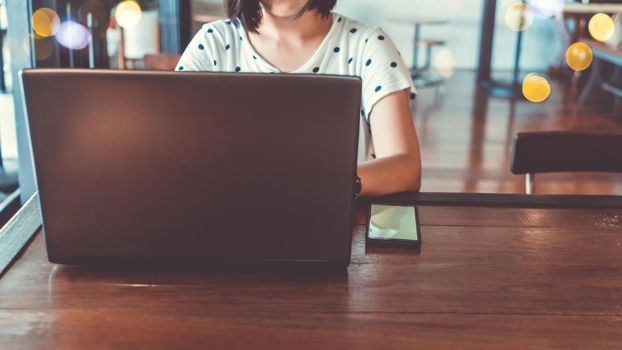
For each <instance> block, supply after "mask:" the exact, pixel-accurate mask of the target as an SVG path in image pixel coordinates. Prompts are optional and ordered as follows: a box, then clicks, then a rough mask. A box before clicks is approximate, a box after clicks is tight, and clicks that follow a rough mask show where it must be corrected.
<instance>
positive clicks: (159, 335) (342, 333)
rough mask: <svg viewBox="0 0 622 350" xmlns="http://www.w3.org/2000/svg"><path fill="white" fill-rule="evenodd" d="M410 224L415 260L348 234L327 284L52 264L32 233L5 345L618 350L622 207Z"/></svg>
mask: <svg viewBox="0 0 622 350" xmlns="http://www.w3.org/2000/svg"><path fill="white" fill-rule="evenodd" d="M419 215H420V220H421V223H422V225H423V226H422V236H423V246H422V248H421V251H420V252H415V251H410V250H398V249H379V248H376V249H367V250H366V248H365V244H364V226H362V225H359V226H357V227H356V228H355V232H354V243H353V252H352V254H353V259H352V264H351V265H350V267H349V268H348V269H347V271H343V272H342V273H334V274H313V273H304V274H302V273H300V274H291V273H290V274H283V273H276V272H269V271H264V272H259V273H257V272H248V271H229V272H214V271H209V270H203V269H191V270H185V269H177V268H175V269H173V268H170V269H169V268H160V267H158V268H155V267H153V268H149V267H141V268H102V267H100V268H86V267H75V266H73V267H72V266H60V265H53V264H50V263H48V262H47V259H46V256H45V249H44V244H43V240H42V237H41V235H40V234H39V235H38V236H37V237H36V238H35V239H34V241H33V242H32V243H31V245H30V246H29V247H28V249H27V250H26V252H25V254H24V255H23V256H22V257H21V258H20V259H19V260H18V261H17V262H16V263H15V264H14V266H13V267H12V268H11V269H10V270H9V271H8V272H7V273H6V274H5V276H4V277H3V278H2V279H0V344H2V346H0V348H2V349H4V348H7V349H13V348H15V349H29V348H33V349H48V348H49V349H52V348H58V349H84V348H89V349H91V348H115V349H135V348H150V349H170V348H186V349H191V348H221V349H275V348H281V349H319V348H321V349H342V348H357V349H379V348H382V349H414V348H421V349H616V348H622V254H621V253H622V210H619V209H616V210H593V209H520V210H519V209H498V208H495V209H491V208H465V207H454V208H452V207H420V212H419Z"/></svg>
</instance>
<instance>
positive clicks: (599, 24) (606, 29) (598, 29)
mask: <svg viewBox="0 0 622 350" xmlns="http://www.w3.org/2000/svg"><path fill="white" fill-rule="evenodd" d="M587 29H588V30H589V32H590V35H591V36H592V37H593V38H594V39H596V40H598V41H607V40H609V39H611V37H612V36H613V33H614V32H615V23H614V22H613V19H612V18H611V16H609V15H607V14H604V13H597V14H595V15H594V16H592V18H591V19H590V23H589V24H588V26H587Z"/></svg>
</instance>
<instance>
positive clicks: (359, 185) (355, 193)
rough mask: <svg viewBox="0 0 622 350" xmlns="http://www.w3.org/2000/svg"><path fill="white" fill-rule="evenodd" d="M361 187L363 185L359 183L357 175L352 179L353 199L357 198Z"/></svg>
mask: <svg viewBox="0 0 622 350" xmlns="http://www.w3.org/2000/svg"><path fill="white" fill-rule="evenodd" d="M362 189H363V185H362V184H361V178H360V177H359V176H358V175H357V176H356V178H355V179H354V199H359V197H360V196H361V190H362Z"/></svg>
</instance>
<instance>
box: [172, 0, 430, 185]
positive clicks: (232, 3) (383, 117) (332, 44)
mask: <svg viewBox="0 0 622 350" xmlns="http://www.w3.org/2000/svg"><path fill="white" fill-rule="evenodd" d="M335 3H336V0H225V8H226V11H227V16H228V17H229V19H227V20H220V21H215V22H212V23H208V24H206V25H205V26H203V28H202V29H201V30H200V31H199V33H197V35H196V36H195V37H194V39H193V40H192V42H191V43H190V44H189V46H188V48H187V49H186V51H185V52H184V54H183V56H182V57H181V59H180V61H179V63H178V65H177V68H176V70H178V71H220V72H263V73H315V74H338V75H354V76H360V77H361V78H362V81H363V91H362V100H363V101H362V102H363V103H362V110H361V131H362V132H361V137H360V142H359V165H358V176H359V177H360V183H361V193H360V195H361V196H378V195H385V194H389V193H395V192H402V191H418V190H419V187H420V184H421V159H420V158H421V157H420V154H419V145H418V141H417V135H416V132H415V128H414V125H413V121H412V114H411V111H410V106H409V98H411V97H412V98H414V96H415V92H414V91H415V90H414V87H413V85H412V80H411V79H410V74H409V71H408V68H407V67H406V65H405V64H404V62H403V60H402V59H401V56H400V55H399V52H398V51H397V49H396V48H395V45H394V44H393V43H392V41H391V40H390V39H389V38H388V36H387V35H386V34H385V33H384V32H383V31H382V30H381V29H379V28H376V27H371V26H367V25H364V24H361V23H359V22H356V21H353V20H350V19H348V18H346V17H344V16H341V15H339V14H336V13H333V12H332V9H333V7H334V6H335ZM372 135H373V139H372Z"/></svg>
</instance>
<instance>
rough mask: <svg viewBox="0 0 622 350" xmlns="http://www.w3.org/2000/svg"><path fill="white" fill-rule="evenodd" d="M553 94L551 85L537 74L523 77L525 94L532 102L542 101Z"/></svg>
mask: <svg viewBox="0 0 622 350" xmlns="http://www.w3.org/2000/svg"><path fill="white" fill-rule="evenodd" d="M549 95H551V85H550V84H549V82H548V81H547V80H546V79H545V78H544V77H541V76H539V75H537V74H533V73H532V74H529V75H527V76H526V77H525V79H523V96H525V98H526V99H527V100H529V101H531V102H542V101H544V100H546V99H547V98H548V97H549Z"/></svg>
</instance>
